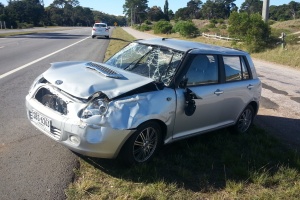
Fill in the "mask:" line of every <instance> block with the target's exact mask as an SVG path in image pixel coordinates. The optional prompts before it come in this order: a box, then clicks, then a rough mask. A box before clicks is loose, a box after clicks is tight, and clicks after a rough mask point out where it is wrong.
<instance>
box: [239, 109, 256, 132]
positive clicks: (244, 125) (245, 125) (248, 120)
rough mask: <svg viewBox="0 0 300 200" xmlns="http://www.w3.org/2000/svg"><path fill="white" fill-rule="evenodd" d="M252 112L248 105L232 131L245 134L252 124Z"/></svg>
mask: <svg viewBox="0 0 300 200" xmlns="http://www.w3.org/2000/svg"><path fill="white" fill-rule="evenodd" d="M253 118H254V110H253V107H252V106H250V105H248V106H247V107H246V108H245V109H244V110H243V112H242V114H241V115H240V117H239V119H238V120H237V122H236V124H235V126H234V129H235V131H236V132H238V133H245V132H247V131H248V130H249V128H250V126H251V125H252V123H253Z"/></svg>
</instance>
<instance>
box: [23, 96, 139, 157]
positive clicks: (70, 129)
mask: <svg viewBox="0 0 300 200" xmlns="http://www.w3.org/2000/svg"><path fill="white" fill-rule="evenodd" d="M76 104H80V103H72V104H71V105H70V107H71V108H72V107H76V108H78V107H83V106H84V104H83V103H81V104H82V105H76ZM26 110H27V117H28V119H29V120H30V122H31V123H32V124H33V125H34V126H35V127H36V128H37V129H39V130H40V131H42V132H43V133H44V134H45V135H47V136H48V137H50V138H52V139H53V140H55V141H57V142H59V143H61V144H62V145H64V146H66V147H67V148H69V149H71V150H73V151H75V152H77V153H80V154H82V155H86V156H91V157H101V158H115V157H116V156H117V155H118V153H119V151H120V149H121V147H122V146H123V144H124V143H125V141H126V140H127V138H128V137H130V135H131V134H132V133H133V132H134V131H135V130H117V129H113V128H111V127H105V126H100V125H99V124H93V123H89V122H88V120H82V119H81V118H80V117H78V116H77V115H75V117H74V113H68V114H67V115H64V114H63V113H60V112H58V111H55V110H53V109H51V108H50V107H47V106H45V105H43V104H42V103H40V102H39V101H38V100H37V99H35V98H34V95H33V94H32V93H29V94H28V95H27V96H26ZM70 115H71V116H72V117H70Z"/></svg>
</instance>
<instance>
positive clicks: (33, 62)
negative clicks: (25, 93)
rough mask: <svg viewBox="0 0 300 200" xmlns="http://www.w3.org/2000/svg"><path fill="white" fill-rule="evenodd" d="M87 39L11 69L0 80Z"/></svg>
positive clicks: (0, 76)
mask: <svg viewBox="0 0 300 200" xmlns="http://www.w3.org/2000/svg"><path fill="white" fill-rule="evenodd" d="M88 38H90V37H86V38H84V39H82V40H80V41H78V42H75V43H74V44H71V45H69V46H67V47H64V48H62V49H60V50H58V51H55V52H53V53H50V54H48V55H46V56H44V57H41V58H39V59H36V60H34V61H32V62H30V63H27V64H26V65H23V66H21V67H18V68H16V69H13V70H11V71H9V72H6V73H5V74H2V75H0V79H2V78H4V77H7V76H9V75H11V74H13V73H15V72H17V71H20V70H21V69H24V68H26V67H29V66H30V65H32V64H35V63H37V62H39V61H41V60H44V59H45V58H48V57H50V56H53V55H54V54H57V53H59V52H61V51H63V50H65V49H67V48H70V47H72V46H74V45H76V44H78V43H80V42H83V41H84V40H86V39H88Z"/></svg>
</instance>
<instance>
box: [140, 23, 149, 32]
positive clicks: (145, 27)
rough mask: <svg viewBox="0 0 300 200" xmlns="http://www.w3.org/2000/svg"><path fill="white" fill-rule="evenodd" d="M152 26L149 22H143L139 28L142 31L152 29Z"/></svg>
mask: <svg viewBox="0 0 300 200" xmlns="http://www.w3.org/2000/svg"><path fill="white" fill-rule="evenodd" d="M151 29H152V28H151V26H148V25H147V24H142V25H141V26H140V27H139V30H140V31H150V30H151Z"/></svg>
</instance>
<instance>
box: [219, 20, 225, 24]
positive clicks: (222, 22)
mask: <svg viewBox="0 0 300 200" xmlns="http://www.w3.org/2000/svg"><path fill="white" fill-rule="evenodd" d="M217 22H218V23H219V24H224V23H225V22H224V19H218V20H217Z"/></svg>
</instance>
